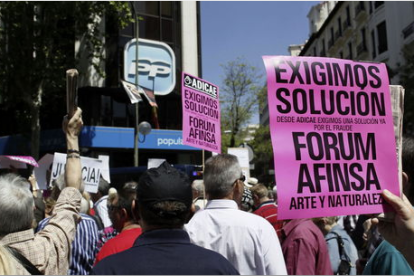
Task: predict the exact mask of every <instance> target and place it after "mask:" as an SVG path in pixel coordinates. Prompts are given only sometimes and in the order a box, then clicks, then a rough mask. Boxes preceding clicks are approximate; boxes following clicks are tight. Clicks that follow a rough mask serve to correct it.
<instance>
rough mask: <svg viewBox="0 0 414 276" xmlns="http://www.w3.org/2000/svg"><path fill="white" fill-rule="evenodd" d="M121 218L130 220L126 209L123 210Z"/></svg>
mask: <svg viewBox="0 0 414 276" xmlns="http://www.w3.org/2000/svg"><path fill="white" fill-rule="evenodd" d="M121 218H123V219H128V212H127V210H126V209H125V208H122V209H121ZM129 219H131V218H129Z"/></svg>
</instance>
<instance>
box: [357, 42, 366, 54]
mask: <svg viewBox="0 0 414 276" xmlns="http://www.w3.org/2000/svg"><path fill="white" fill-rule="evenodd" d="M364 52H367V45H366V43H365V42H361V43H360V44H358V46H357V55H358V56H359V55H361V54H363V53H364Z"/></svg>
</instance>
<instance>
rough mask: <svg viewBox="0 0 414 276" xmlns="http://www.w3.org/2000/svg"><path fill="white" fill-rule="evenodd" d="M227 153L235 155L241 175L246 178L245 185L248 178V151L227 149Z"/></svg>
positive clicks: (244, 149)
mask: <svg viewBox="0 0 414 276" xmlns="http://www.w3.org/2000/svg"><path fill="white" fill-rule="evenodd" d="M227 153H228V154H232V155H235V156H236V157H237V160H239V164H240V167H241V169H242V171H243V174H244V175H245V176H246V181H245V183H246V182H247V180H248V179H249V178H250V164H249V150H248V149H247V148H228V149H227Z"/></svg>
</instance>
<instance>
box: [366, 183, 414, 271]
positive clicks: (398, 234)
mask: <svg viewBox="0 0 414 276" xmlns="http://www.w3.org/2000/svg"><path fill="white" fill-rule="evenodd" d="M382 196H383V197H384V199H385V200H386V201H387V202H388V203H389V204H390V205H391V206H392V207H393V208H394V211H395V213H396V214H395V217H394V220H393V221H382V220H379V219H378V218H374V219H372V223H373V224H378V230H379V231H380V233H381V234H382V236H383V237H384V238H385V239H386V240H387V241H388V242H389V243H391V244H392V245H394V246H395V247H396V248H397V249H398V250H399V251H400V252H401V253H402V254H403V255H404V257H405V258H406V259H407V261H408V262H409V263H410V265H413V264H414V252H413V248H414V208H413V206H412V205H411V203H410V201H408V199H407V197H406V196H405V195H403V199H401V198H399V197H398V196H396V195H394V194H392V193H391V192H389V191H388V190H384V191H383V192H382Z"/></svg>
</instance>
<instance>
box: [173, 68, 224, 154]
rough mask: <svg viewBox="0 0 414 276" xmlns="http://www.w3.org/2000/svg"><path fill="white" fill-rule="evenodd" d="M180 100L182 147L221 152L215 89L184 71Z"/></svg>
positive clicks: (217, 100)
mask: <svg viewBox="0 0 414 276" xmlns="http://www.w3.org/2000/svg"><path fill="white" fill-rule="evenodd" d="M181 99H182V106H183V144H185V145H189V146H193V147H196V148H201V149H205V150H208V151H213V152H217V153H221V128H220V101H219V88H218V86H216V85H214V84H211V83H209V82H207V81H205V80H203V79H200V78H197V77H194V76H192V75H190V74H187V73H184V72H183V76H182V91H181Z"/></svg>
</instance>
